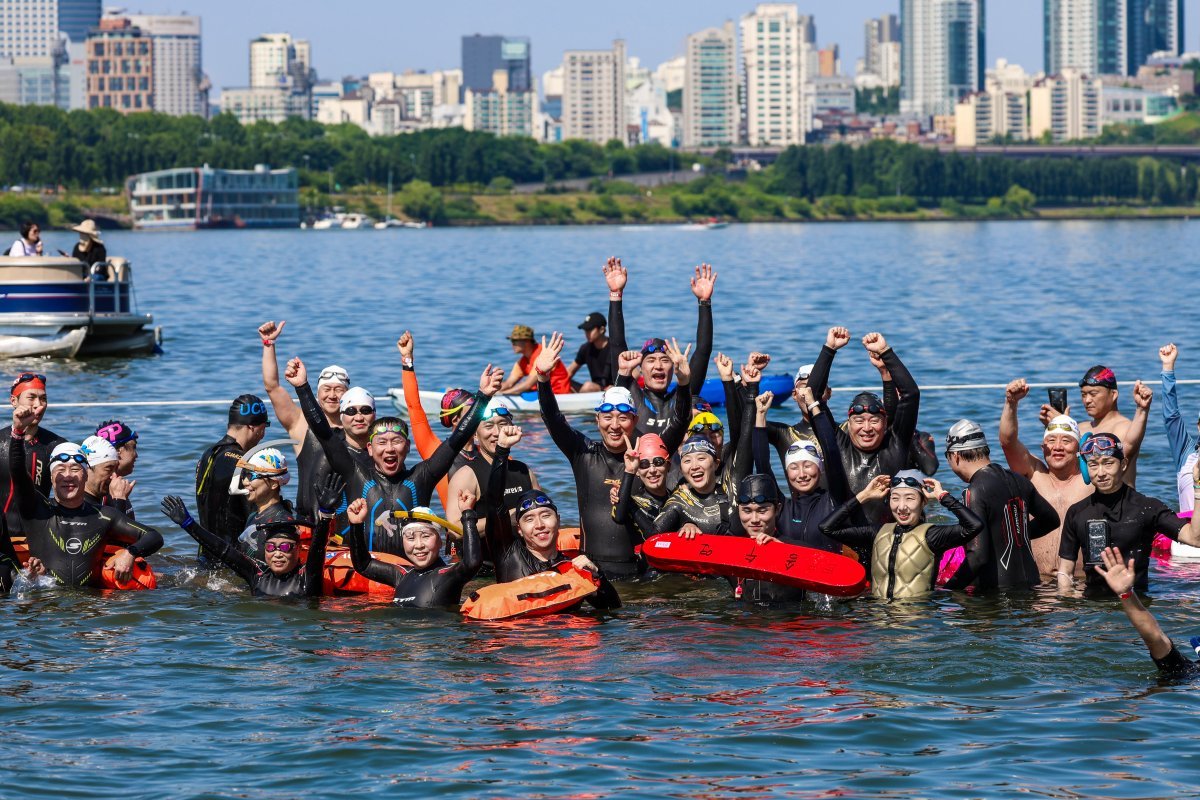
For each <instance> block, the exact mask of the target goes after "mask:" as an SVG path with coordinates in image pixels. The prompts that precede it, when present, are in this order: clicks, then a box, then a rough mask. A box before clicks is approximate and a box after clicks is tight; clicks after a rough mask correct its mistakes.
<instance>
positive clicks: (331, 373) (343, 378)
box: [317, 364, 350, 389]
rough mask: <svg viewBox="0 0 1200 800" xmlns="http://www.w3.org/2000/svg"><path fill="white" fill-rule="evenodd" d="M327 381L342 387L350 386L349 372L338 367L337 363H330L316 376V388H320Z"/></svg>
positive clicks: (347, 387)
mask: <svg viewBox="0 0 1200 800" xmlns="http://www.w3.org/2000/svg"><path fill="white" fill-rule="evenodd" d="M327 383H334V384H337V385H338V386H341V387H342V388H343V389H349V388H350V373H348V372H346V370H344V369H342V368H341V367H339V366H338V365H337V364H330V365H329V366H328V367H326V368H325V369H323V370H321V374H320V376H319V377H318V378H317V388H318V389H320V388H321V387H322V386H324V385H325V384H327Z"/></svg>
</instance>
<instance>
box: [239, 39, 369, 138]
mask: <svg viewBox="0 0 1200 800" xmlns="http://www.w3.org/2000/svg"><path fill="white" fill-rule="evenodd" d="M316 74H317V73H316V70H315V69H313V66H312V48H311V46H310V44H309V42H308V41H307V40H304V39H294V38H293V37H292V35H291V34H289V33H267V34H263V35H262V36H259V37H258V38H257V39H253V40H251V42H250V85H249V86H246V87H233V88H226V89H222V90H221V111H222V112H227V113H230V114H233V115H235V116H236V117H237V118H238V121H239V122H241V123H242V124H243V125H249V124H252V123H254V122H258V121H259V120H266V121H268V122H282V121H283V120H285V119H287V118H288V117H301V118H302V119H312V118H313V117H314V116H315V114H316V111H317V109H316V106H317V105H318V104H317V103H316V102H315V101H314V100H313V85H314V84H315V83H316ZM354 88H355V89H356V88H357V87H354ZM353 90H354V89H347V90H346V91H344V92H343V94H345V93H347V92H349V91H353ZM325 99H328V98H325Z"/></svg>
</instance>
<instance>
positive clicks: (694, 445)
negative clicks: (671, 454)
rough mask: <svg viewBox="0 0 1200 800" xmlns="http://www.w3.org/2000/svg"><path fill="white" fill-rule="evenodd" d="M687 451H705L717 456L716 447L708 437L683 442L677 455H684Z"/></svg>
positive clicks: (714, 456)
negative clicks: (696, 440)
mask: <svg viewBox="0 0 1200 800" xmlns="http://www.w3.org/2000/svg"><path fill="white" fill-rule="evenodd" d="M688 453H705V454H707V455H710V456H712V457H713V458H716V457H717V448H715V447H713V445H712V442H710V441H709V440H708V439H701V440H700V441H698V442H684V443H683V447H681V448H679V455H681V456H686V455H687V454H688Z"/></svg>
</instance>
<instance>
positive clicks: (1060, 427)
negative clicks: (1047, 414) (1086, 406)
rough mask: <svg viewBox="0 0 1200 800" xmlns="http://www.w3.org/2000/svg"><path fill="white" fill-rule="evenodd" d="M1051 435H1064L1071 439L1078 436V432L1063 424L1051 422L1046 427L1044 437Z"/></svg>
mask: <svg viewBox="0 0 1200 800" xmlns="http://www.w3.org/2000/svg"><path fill="white" fill-rule="evenodd" d="M1052 433H1065V434H1067V435H1068V436H1071V437H1076V436H1078V434H1079V432H1078V431H1076V430H1075V429H1074V428H1072V427H1071V426H1070V425H1068V424H1067V423H1065V422H1051V423H1050V424H1049V425H1047V426H1046V433H1045V435H1047V436H1048V435H1050V434H1052Z"/></svg>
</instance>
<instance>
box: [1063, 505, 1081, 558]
mask: <svg viewBox="0 0 1200 800" xmlns="http://www.w3.org/2000/svg"><path fill="white" fill-rule="evenodd" d="M1078 518H1079V515H1078V514H1077V513H1073V512H1071V511H1067V518H1066V519H1065V520H1063V527H1062V538H1060V539H1059V540H1058V557H1059V558H1065V559H1066V560H1067V561H1075V560H1076V559H1077V558H1079V534H1078V533H1077V532H1076V530H1075V527H1076V520H1078Z"/></svg>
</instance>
